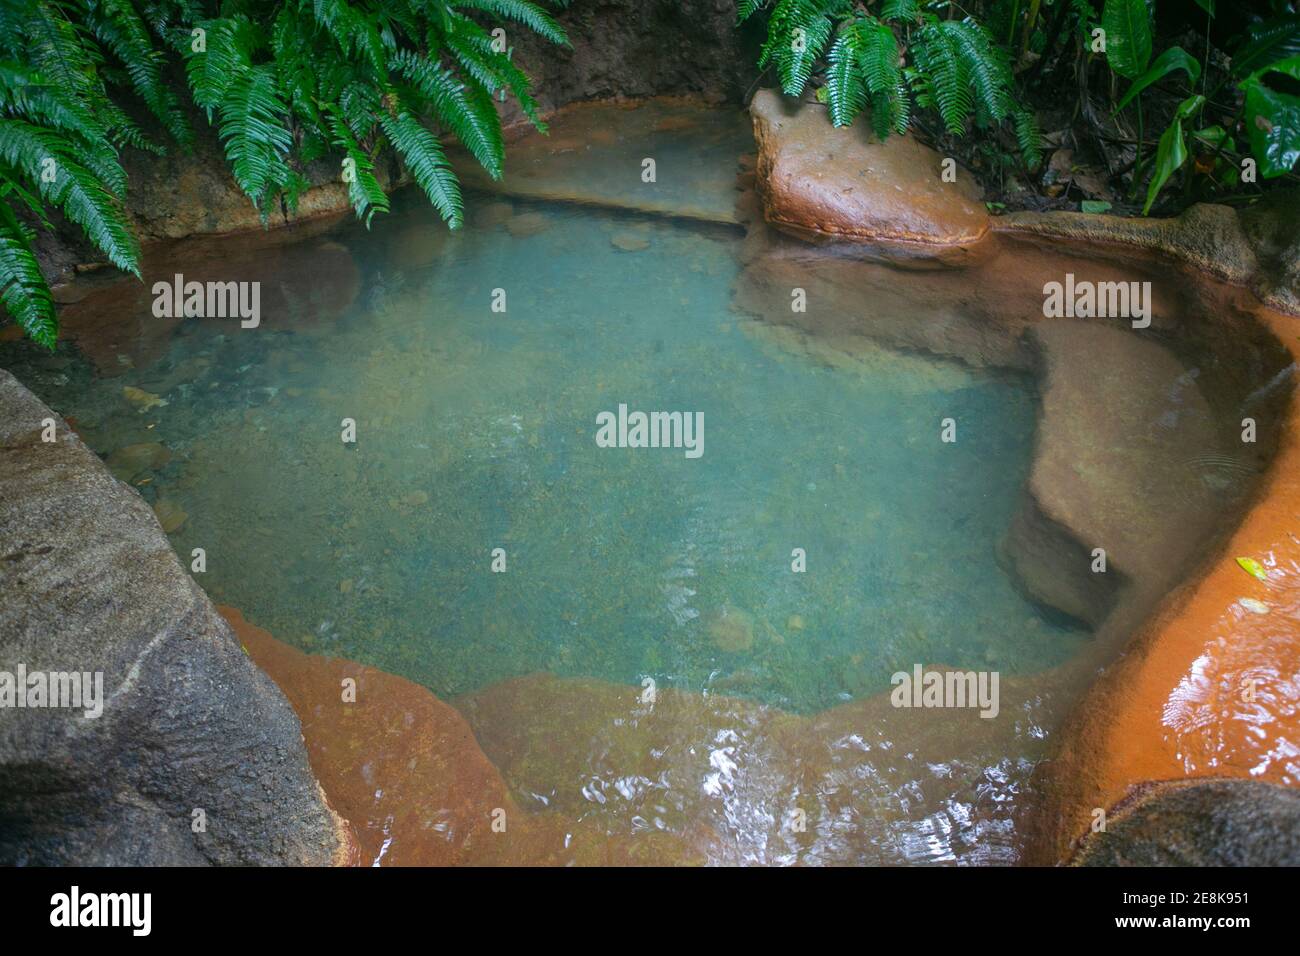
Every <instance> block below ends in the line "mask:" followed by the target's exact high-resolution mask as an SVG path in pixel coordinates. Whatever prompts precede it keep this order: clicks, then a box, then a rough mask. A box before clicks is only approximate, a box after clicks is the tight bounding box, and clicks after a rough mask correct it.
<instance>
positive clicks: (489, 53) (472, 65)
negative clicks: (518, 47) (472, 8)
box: [442, 14, 546, 133]
mask: <svg viewBox="0 0 1300 956" xmlns="http://www.w3.org/2000/svg"><path fill="white" fill-rule="evenodd" d="M448 25H449V28H448V29H447V31H446V32H445V33H444V34H443V35H442V41H443V43H444V44H445V46H446V48H447V50H448V51H449V52H450V53H451V55H452V57H453V58H454V59H455V60H456V63H457V65H458V66H459V67H460V68H461V69H462V70H464V71H465V73H466V74H467V75H468V76H470V77H472V78H473V79H474V80H475V82H477V83H479V84H480V85H481V86H482V87H483V88H484V89H486V90H487V92H488V94H489V95H495V94H497V93H498V92H502V91H504V90H509V91H510V93H511V94H512V95H513V96H514V98H515V99H516V100H517V101H518V103H519V108H520V109H521V110H523V113H524V115H525V116H527V117H528V120H529V122H531V123H532V124H533V126H534V127H536V128H537V129H538V130H539V131H541V132H543V133H544V132H546V124H545V123H543V122H542V120H541V116H540V114H539V113H538V107H537V101H536V100H535V99H533V95H532V83H531V82H530V81H529V79H528V76H527V75H526V74H525V73H524V71H523V70H521V69H519V67H517V66H515V65H514V64H513V63H511V62H510V57H509V56H508V55H507V54H504V53H498V52H496V51H495V50H493V49H492V38H491V36H489V35H488V33H487V32H486V31H485V30H484V29H483V28H482V27H480V26H479V25H478V24H477V23H475V22H474V21H473V20H470V19H469V18H468V17H463V16H461V15H460V14H452V15H451V16H450V18H449V21H448ZM502 95H504V93H502Z"/></svg>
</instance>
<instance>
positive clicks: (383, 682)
mask: <svg viewBox="0 0 1300 956" xmlns="http://www.w3.org/2000/svg"><path fill="white" fill-rule="evenodd" d="M221 611H222V613H223V614H224V615H225V616H226V617H227V618H228V619H229V621H230V623H231V625H232V626H233V627H234V629H235V632H236V633H237V634H238V635H239V637H240V640H241V641H242V642H243V645H244V648H245V649H246V650H247V651H248V654H249V656H250V657H252V659H253V660H254V661H256V663H257V664H258V666H259V667H261V668H262V669H263V670H264V671H266V673H267V674H269V675H270V676H271V677H272V678H273V679H274V680H275V682H276V683H277V684H279V685H280V688H281V690H283V691H284V693H285V696H286V697H288V698H289V701H290V703H291V704H292V705H293V707H294V709H295V710H296V711H297V712H298V715H299V717H300V718H301V720H302V732H303V738H304V740H305V741H306V743H307V750H308V754H309V756H310V759H311V765H312V769H313V770H314V771H315V773H316V775H317V777H318V779H319V780H320V782H321V786H322V788H323V789H324V791H325V793H326V795H327V796H328V798H329V800H330V803H331V805H332V806H333V807H334V808H335V809H336V810H338V812H339V813H341V814H342V815H343V816H344V817H345V818H347V819H348V820H349V821H350V822H351V823H352V826H353V828H354V829H355V831H356V834H357V840H358V843H359V845H360V851H361V852H360V856H361V860H360V862H361V863H363V864H365V865H376V864H378V865H383V866H403V865H413V866H438V865H449V864H469V865H497V864H515V865H517V864H528V865H540V864H552V865H572V864H584V865H591V864H607V865H621V866H626V865H633V864H652V865H665V864H673V863H680V862H694V861H696V860H697V859H698V858H697V856H696V855H695V854H693V853H692V852H690V851H689V850H688V849H687V848H686V847H685V846H684V845H683V843H682V841H681V840H679V839H678V838H676V837H674V836H671V835H669V834H663V833H649V834H642V835H640V836H635V837H633V836H622V835H608V834H606V833H605V832H604V831H600V830H597V829H595V828H594V827H592V826H591V825H588V824H586V823H581V822H577V821H575V820H574V819H571V818H567V817H565V816H562V815H560V814H556V813H550V812H530V811H526V810H524V809H522V808H520V806H519V805H518V804H517V803H516V802H515V799H514V797H513V796H512V794H511V792H510V789H509V788H508V786H507V785H506V783H505V781H504V780H503V779H502V778H501V775H500V774H499V773H498V772H497V769H496V768H495V767H494V766H493V765H492V764H491V762H489V760H488V759H487V757H486V756H485V755H484V753H483V751H482V750H480V749H479V745H478V742H477V740H476V739H475V736H474V732H473V730H472V729H471V728H470V726H469V724H467V723H466V722H465V719H464V718H463V717H461V715H460V714H459V713H458V712H457V711H456V710H455V709H453V708H452V707H450V706H448V705H447V704H445V703H443V702H442V701H440V700H439V699H438V698H437V697H435V696H434V695H433V694H431V693H429V691H428V690H426V689H425V688H423V687H421V686H419V685H418V684H413V683H411V682H410V681H408V680H405V679H403V678H401V677H397V676H394V675H392V674H387V673H385V672H383V671H380V670H376V669H374V668H372V667H365V666H363V665H360V664H355V663H353V662H351V661H346V660H338V659H335V658H329V657H318V656H315V655H311V654H304V653H303V652H302V651H299V650H296V649H295V648H292V647H289V646H288V645H287V644H282V643H280V642H279V641H277V640H276V639H275V638H273V637H272V636H271V635H270V634H268V633H267V632H266V631H264V630H262V629H261V628H258V627H256V626H254V625H252V624H250V623H248V622H247V621H245V620H244V618H243V616H242V615H241V614H240V613H239V611H238V610H236V609H234V608H222V609H221ZM344 681H354V682H355V701H354V702H348V701H345V700H344V699H343V688H344ZM494 820H499V821H502V822H503V823H504V827H505V828H504V830H499V829H494V828H493V822H494Z"/></svg>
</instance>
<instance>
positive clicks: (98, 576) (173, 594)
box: [0, 371, 351, 866]
mask: <svg viewBox="0 0 1300 956" xmlns="http://www.w3.org/2000/svg"><path fill="white" fill-rule="evenodd" d="M47 417H54V418H55V420H56V422H58V441H56V442H52V443H47V442H43V441H42V440H41V421H42V419H44V418H47ZM0 443H3V446H4V448H5V453H4V454H3V455H0V501H3V502H4V505H3V507H0V555H4V559H3V560H0V591H2V592H3V594H4V600H3V601H2V602H0V671H2V672H5V673H8V674H15V673H16V672H17V670H18V668H19V667H20V666H21V667H22V668H25V670H26V672H27V673H28V674H29V675H31V674H34V673H41V674H53V673H58V672H65V673H66V672H75V673H82V672H84V673H88V674H90V675H91V679H90V680H89V682H88V684H87V689H88V690H89V689H90V688H92V687H94V686H95V678H94V675H99V676H98V684H99V686H100V688H101V691H102V692H101V693H99V694H97V695H96V697H97V699H98V702H99V705H100V706H101V708H102V710H101V713H100V714H99V716H96V717H91V716H88V715H87V708H86V707H85V706H84V703H85V701H84V698H83V706H82V707H59V708H52V707H42V708H36V709H33V708H15V707H3V708H0V820H3V821H4V824H3V826H0V863H3V864H8V865H12V864H22V863H26V864H34V865H80V866H103V865H151V866H156V865H162V864H187V865H195V864H208V863H211V864H242V865H248V864H255V865H266V864H328V863H330V862H334V861H339V860H342V859H344V858H346V857H347V855H348V854H349V852H350V846H351V843H350V840H351V837H350V832H349V830H348V828H347V827H346V824H344V823H343V821H342V820H340V819H339V818H338V817H336V816H334V815H333V814H332V813H331V811H330V809H329V807H328V805H327V804H326V803H325V801H324V800H323V798H322V796H321V793H320V789H319V787H318V786H317V784H316V781H315V779H314V778H313V777H312V775H311V770H310V768H309V766H308V764H307V757H306V752H305V750H304V748H303V745H302V736H301V731H300V728H299V725H298V721H297V719H296V718H295V717H294V714H293V711H292V710H291V709H290V707H289V705H288V703H287V702H286V701H285V699H284V697H283V696H282V695H281V694H280V692H279V691H278V690H277V689H276V687H275V685H274V684H273V683H272V682H271V681H270V680H269V679H267V678H266V677H265V675H263V674H262V673H261V672H259V671H258V670H257V668H256V667H255V666H254V665H253V664H252V662H251V661H249V660H248V658H247V656H245V654H244V653H243V652H242V651H241V650H240V648H239V644H238V643H237V642H236V641H235V640H234V638H233V636H232V634H231V632H230V628H229V627H228V626H227V625H226V623H225V621H224V620H222V618H221V617H220V615H218V614H217V612H216V609H215V608H214V607H213V606H212V603H211V602H210V601H209V600H208V598H207V596H206V595H205V594H204V593H203V591H202V590H201V589H200V588H199V587H198V585H197V584H195V583H194V582H193V581H192V580H191V579H190V578H189V576H188V575H186V574H185V572H184V571H183V570H182V569H181V566H180V563H179V562H178V561H177V559H176V555H175V553H174V552H173V551H172V549H171V546H170V545H169V544H168V542H167V539H166V538H165V537H163V535H162V534H160V533H159V530H158V524H157V523H156V522H155V521H154V518H153V515H152V514H150V512H149V506H148V505H146V504H145V503H144V501H143V500H142V499H141V498H140V496H139V495H138V494H136V492H135V491H133V490H132V489H130V488H128V487H127V486H125V485H123V484H122V483H121V482H119V481H117V480H115V479H114V478H112V477H111V476H110V475H109V474H108V471H107V469H105V467H104V464H103V462H101V461H100V460H99V458H98V457H96V456H95V455H94V453H92V452H91V451H90V450H89V449H88V448H86V446H85V445H83V444H82V443H81V441H80V439H78V438H76V437H75V436H74V435H73V434H72V432H71V430H70V429H68V428H67V426H66V425H65V424H64V423H62V422H61V421H59V420H58V418H57V416H55V415H54V413H53V412H51V411H50V410H49V409H48V408H47V407H46V406H45V405H43V404H42V403H41V402H40V401H38V400H37V399H36V398H35V397H34V396H33V395H32V394H31V393H30V392H28V391H27V390H26V389H25V388H23V386H22V385H20V384H19V383H18V381H17V380H16V379H14V378H13V377H12V376H11V375H9V374H8V373H7V372H3V371H0ZM199 810H201V811H202V813H203V818H204V820H205V822H206V827H205V829H203V831H202V832H195V829H194V828H193V826H192V823H193V821H195V820H196V819H197V817H196V815H195V811H199Z"/></svg>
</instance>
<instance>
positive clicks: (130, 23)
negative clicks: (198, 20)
mask: <svg viewBox="0 0 1300 956" xmlns="http://www.w3.org/2000/svg"><path fill="white" fill-rule="evenodd" d="M87 9H88V13H89V20H90V27H91V29H92V30H93V31H94V33H95V35H96V36H97V37H99V39H100V40H101V41H102V42H103V43H104V45H105V46H107V47H108V49H110V50H112V51H113V54H114V55H115V56H116V57H117V58H118V59H119V60H120V61H121V62H122V65H123V66H124V67H125V68H126V73H127V76H129V77H130V78H131V86H132V88H133V89H134V90H135V92H136V93H137V94H138V95H139V97H140V99H142V100H144V103H145V105H146V106H147V107H149V111H150V112H151V113H153V115H154V116H155V117H157V119H158V121H159V122H160V123H162V125H163V128H164V129H166V130H167V132H168V133H170V134H171V135H172V136H173V137H174V138H175V139H176V141H177V142H179V143H181V144H183V145H185V144H189V143H190V142H192V141H193V133H192V132H191V130H190V127H189V123H187V122H186V121H185V115H184V113H182V112H181V108H180V101H179V100H177V98H176V94H175V93H173V92H172V90H171V87H169V86H168V85H167V83H166V81H165V80H164V79H163V75H162V67H163V60H162V55H161V54H160V53H159V52H158V51H157V50H155V49H154V45H153V40H152V39H151V38H150V36H149V31H148V28H147V27H146V26H145V25H144V22H143V21H141V19H140V17H139V15H138V14H137V13H136V12H135V10H134V9H133V8H132V7H131V5H130V4H129V3H127V2H125V0H95V2H94V3H91V4H89V5H88V8H87Z"/></svg>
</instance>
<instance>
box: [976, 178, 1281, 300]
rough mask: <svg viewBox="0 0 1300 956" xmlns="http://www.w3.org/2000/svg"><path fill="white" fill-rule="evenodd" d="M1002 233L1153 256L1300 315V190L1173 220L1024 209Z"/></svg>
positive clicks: (1192, 210)
mask: <svg viewBox="0 0 1300 956" xmlns="http://www.w3.org/2000/svg"><path fill="white" fill-rule="evenodd" d="M994 228H995V229H996V230H997V231H999V232H1002V233H1007V234H1018V235H1025V236H1034V237H1038V238H1040V239H1045V240H1057V241H1060V240H1068V241H1070V242H1071V243H1082V244H1090V245H1102V246H1114V247H1119V248H1117V249H1116V250H1114V251H1113V253H1112V254H1113V255H1116V256H1117V257H1121V256H1123V255H1124V254H1125V253H1124V251H1123V247H1129V248H1131V249H1141V250H1146V251H1152V252H1156V253H1159V254H1161V255H1163V256H1166V257H1167V258H1168V259H1171V260H1173V261H1175V262H1180V263H1183V264H1185V265H1188V266H1191V267H1193V268H1194V269H1196V270H1197V271H1198V272H1200V273H1201V274H1204V275H1210V276H1214V277H1216V278H1219V279H1223V280H1224V281H1226V282H1230V283H1232V284H1234V285H1240V286H1245V287H1246V288H1249V289H1250V290H1251V291H1253V292H1254V293H1255V294H1256V295H1257V296H1259V298H1260V300H1261V301H1262V302H1263V303H1264V304H1265V305H1268V306H1269V307H1271V308H1274V309H1279V310H1281V311H1283V312H1289V313H1291V314H1293V315H1295V314H1300V190H1292V191H1290V192H1284V193H1271V194H1270V195H1269V196H1268V198H1267V199H1266V200H1265V201H1262V202H1259V203H1257V204H1256V205H1254V206H1248V207H1246V208H1244V209H1241V210H1237V209H1234V208H1232V207H1230V206H1220V205H1216V204H1212V203H1197V204H1196V205H1194V206H1191V207H1189V208H1188V209H1186V210H1184V211H1183V213H1182V214H1181V215H1178V216H1175V217H1172V218H1169V219H1147V218H1140V217H1132V218H1126V217H1123V216H1108V215H1095V214H1090V213H1081V212H1080V213H1076V212H1046V213H1044V212H1031V211H1025V212H1017V213H1012V214H1011V215H1009V216H1002V217H999V218H998V219H997V220H995V223H994Z"/></svg>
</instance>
